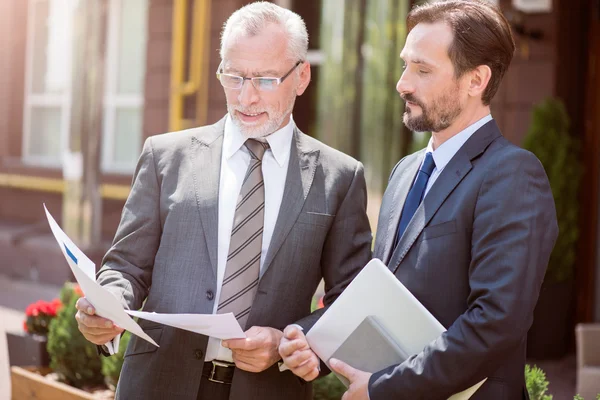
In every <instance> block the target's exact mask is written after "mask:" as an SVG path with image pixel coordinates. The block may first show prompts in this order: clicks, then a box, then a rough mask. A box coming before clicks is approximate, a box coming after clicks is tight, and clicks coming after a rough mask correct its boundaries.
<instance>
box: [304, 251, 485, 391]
mask: <svg viewBox="0 0 600 400" xmlns="http://www.w3.org/2000/svg"><path fill="white" fill-rule="evenodd" d="M368 315H375V316H377V317H378V319H379V320H380V321H382V322H383V323H384V325H385V327H386V330H388V331H389V334H390V335H392V336H393V337H394V339H395V340H396V341H397V343H398V344H399V345H400V346H401V347H402V348H403V349H405V350H406V351H407V352H408V353H409V354H418V353H420V352H421V351H422V350H423V349H424V348H425V346H427V345H428V344H429V343H431V342H432V341H434V340H435V339H437V338H438V337H439V336H440V335H441V334H442V333H443V332H444V331H445V330H446V329H445V328H444V326H443V325H442V324H440V323H439V322H438V321H437V320H436V319H435V317H434V316H433V315H432V314H431V313H430V312H429V311H428V310H427V309H426V308H425V307H424V306H423V305H422V304H421V303H420V302H419V301H418V300H417V299H416V297H414V296H413V295H412V293H410V291H409V290H408V289H407V288H406V287H405V286H404V285H403V284H402V283H401V282H400V281H399V280H398V279H396V277H395V276H394V274H392V272H391V271H390V270H389V269H388V268H387V267H386V266H385V265H384V264H383V263H382V262H381V261H380V260H378V259H373V260H371V261H370V262H369V263H368V264H367V265H366V266H365V268H364V269H363V270H362V271H361V272H360V273H359V274H358V275H357V276H356V278H354V280H353V281H352V282H351V283H350V285H348V287H347V288H346V289H345V290H344V292H343V293H342V294H341V295H340V297H338V298H337V300H336V301H335V302H334V303H333V304H332V305H331V306H330V307H329V309H328V310H327V311H326V312H325V314H323V316H321V318H320V319H319V320H318V321H317V322H316V323H315V325H314V326H313V327H312V329H311V330H310V331H309V332H308V333H307V335H306V339H307V341H308V343H309V344H310V346H311V348H312V349H313V351H314V352H315V353H316V354H317V355H318V356H319V357H320V358H321V359H322V360H324V361H325V362H326V363H327V362H328V360H329V359H330V358H331V356H332V355H333V353H334V352H335V351H336V350H337V349H338V347H340V346H341V344H342V343H343V342H344V341H345V340H346V339H347V338H348V336H350V334H351V333H352V332H353V331H354V329H356V327H357V326H358V325H359V324H360V323H361V322H362V321H363V319H365V317H367V316H368ZM484 382H485V379H484V380H483V381H481V382H479V383H478V384H476V385H474V386H472V387H470V388H469V389H467V390H465V391H463V392H460V393H457V394H455V395H454V396H452V397H450V400H466V399H468V398H470V397H471V396H472V395H473V394H474V393H475V392H476V391H477V389H479V387H480V386H481V385H482V384H483V383H484Z"/></svg>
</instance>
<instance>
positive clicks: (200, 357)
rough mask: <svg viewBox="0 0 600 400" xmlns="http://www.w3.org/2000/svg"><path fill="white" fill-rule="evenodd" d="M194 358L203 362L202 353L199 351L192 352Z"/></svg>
mask: <svg viewBox="0 0 600 400" xmlns="http://www.w3.org/2000/svg"><path fill="white" fill-rule="evenodd" d="M194 356H195V357H196V360H203V359H204V352H203V351H202V350H200V349H196V350H195V351H194Z"/></svg>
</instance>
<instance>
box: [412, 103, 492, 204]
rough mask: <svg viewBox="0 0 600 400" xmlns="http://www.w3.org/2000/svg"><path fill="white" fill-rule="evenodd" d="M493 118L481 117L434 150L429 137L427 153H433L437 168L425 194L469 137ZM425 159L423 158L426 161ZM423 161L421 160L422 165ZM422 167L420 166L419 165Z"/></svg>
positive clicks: (489, 115) (488, 116) (490, 116)
mask: <svg viewBox="0 0 600 400" xmlns="http://www.w3.org/2000/svg"><path fill="white" fill-rule="evenodd" d="M491 120H492V115H491V114H488V115H486V116H485V117H483V118H481V119H480V120H479V121H477V122H475V123H474V124H472V125H469V126H468V127H467V128H465V129H464V130H462V131H460V132H459V133H457V134H456V135H454V136H452V137H451V138H450V139H448V140H446V141H445V142H444V143H442V145H441V146H440V147H438V148H437V149H435V150H433V137H432V138H431V139H429V144H428V145H427V150H425V152H426V153H432V156H433V161H435V168H434V169H433V172H432V173H431V176H430V177H429V180H428V181H427V187H426V188H425V195H424V196H423V198H425V196H427V193H429V189H431V186H433V184H434V182H435V181H436V179H437V178H438V176H440V174H441V173H442V171H443V170H444V168H445V167H446V165H448V163H449V162H450V160H452V157H454V155H455V154H456V153H457V152H458V150H460V148H461V147H462V146H463V145H464V144H465V143H466V142H467V140H469V138H470V137H471V136H472V135H473V134H474V133H475V132H476V131H477V130H478V129H479V128H481V127H482V126H483V125H485V124H487V123H488V122H489V121H491ZM424 160H425V159H423V161H424ZM422 165H423V162H421V166H422ZM419 168H420V167H419Z"/></svg>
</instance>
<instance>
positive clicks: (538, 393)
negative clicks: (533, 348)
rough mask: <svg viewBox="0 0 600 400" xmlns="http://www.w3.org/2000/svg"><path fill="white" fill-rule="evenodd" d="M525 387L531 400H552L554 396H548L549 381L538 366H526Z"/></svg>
mask: <svg viewBox="0 0 600 400" xmlns="http://www.w3.org/2000/svg"><path fill="white" fill-rule="evenodd" d="M525 385H526V386H527V392H528V393H529V397H530V398H531V400H552V395H547V394H546V391H547V390H548V380H547V379H546V373H545V372H544V371H543V370H542V369H541V368H538V367H537V366H535V365H534V366H533V367H531V366H530V365H525Z"/></svg>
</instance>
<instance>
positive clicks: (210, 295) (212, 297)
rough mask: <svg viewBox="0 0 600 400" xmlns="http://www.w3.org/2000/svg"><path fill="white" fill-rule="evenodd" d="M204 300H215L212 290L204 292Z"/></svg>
mask: <svg viewBox="0 0 600 400" xmlns="http://www.w3.org/2000/svg"><path fill="white" fill-rule="evenodd" d="M206 298H207V299H209V300H212V299H214V298H215V294H214V293H213V291H212V290H207V291H206Z"/></svg>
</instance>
